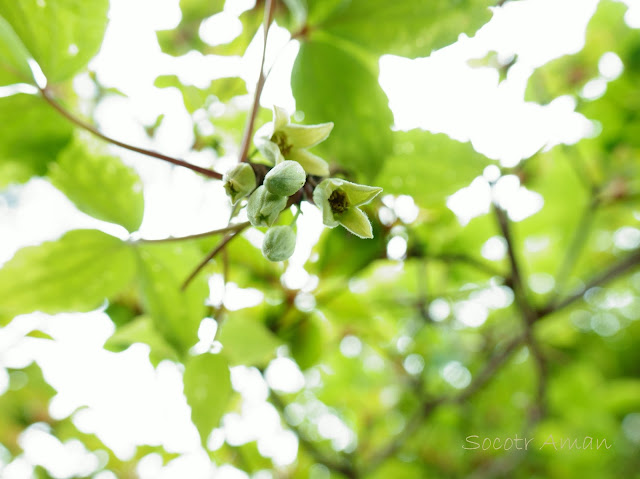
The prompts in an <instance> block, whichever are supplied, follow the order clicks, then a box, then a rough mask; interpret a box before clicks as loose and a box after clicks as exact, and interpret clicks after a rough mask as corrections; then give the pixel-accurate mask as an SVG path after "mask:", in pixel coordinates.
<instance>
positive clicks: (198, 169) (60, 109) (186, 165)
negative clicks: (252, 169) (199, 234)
mask: <svg viewBox="0 0 640 479" xmlns="http://www.w3.org/2000/svg"><path fill="white" fill-rule="evenodd" d="M40 94H41V95H42V98H44V100H45V101H46V102H47V103H49V105H51V106H52V107H53V108H55V110H56V111H57V112H58V113H60V114H61V115H62V116H64V117H65V118H66V119H67V120H69V121H70V122H71V123H73V124H75V125H76V126H79V127H80V128H82V129H83V130H86V131H88V132H89V133H91V134H92V135H95V136H97V137H98V138H100V139H102V140H104V141H106V142H108V143H112V144H114V145H116V146H119V147H121V148H124V149H126V150H129V151H135V152H136V153H140V154H142V155H146V156H150V157H152V158H157V159H159V160H162V161H166V162H168V163H171V164H173V165H177V166H182V167H183V168H188V169H190V170H192V171H195V172H197V173H200V174H201V175H204V176H206V177H208V178H215V179H217V180H221V179H222V175H221V174H220V173H218V172H217V171H213V170H209V169H207V168H202V167H200V166H196V165H192V164H191V163H187V162H186V161H183V160H179V159H177V158H173V157H171V156H167V155H163V154H162V153H157V152H155V151H151V150H146V149H144V148H139V147H137V146H133V145H129V144H127V143H123V142H122V141H118V140H116V139H114V138H111V137H110V136H107V135H104V134H103V133H100V131H98V130H97V129H96V128H94V127H93V126H91V125H89V124H88V123H86V122H84V121H82V120H81V119H80V118H78V117H76V116H75V115H73V114H72V113H71V112H69V111H67V110H66V109H65V108H64V107H63V106H62V105H61V104H60V103H58V102H57V101H56V100H55V99H54V98H53V97H52V96H51V93H50V92H49V90H47V89H46V88H45V89H40Z"/></svg>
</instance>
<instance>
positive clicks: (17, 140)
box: [0, 94, 72, 188]
mask: <svg viewBox="0 0 640 479" xmlns="http://www.w3.org/2000/svg"><path fill="white" fill-rule="evenodd" d="M0 118H3V119H5V120H6V121H3V124H2V128H0V188H2V187H5V186H7V185H8V184H10V183H14V182H16V183H22V182H24V181H27V180H28V179H29V178H30V177H32V176H34V175H44V174H45V173H46V172H47V165H48V164H49V163H50V162H52V161H54V160H55V159H56V156H57V155H58V152H60V150H62V149H63V148H64V147H65V146H66V145H67V143H69V141H70V140H71V134H72V128H71V126H70V124H69V123H68V122H66V121H65V120H64V119H63V118H62V117H61V116H60V115H59V114H58V113H57V112H56V111H54V110H53V108H51V107H50V106H49V105H47V104H46V103H45V102H44V101H42V100H41V99H40V98H38V97H36V96H31V95H25V94H19V95H13V96H9V97H6V98H0Z"/></svg>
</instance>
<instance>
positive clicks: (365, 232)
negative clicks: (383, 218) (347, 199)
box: [339, 208, 373, 238]
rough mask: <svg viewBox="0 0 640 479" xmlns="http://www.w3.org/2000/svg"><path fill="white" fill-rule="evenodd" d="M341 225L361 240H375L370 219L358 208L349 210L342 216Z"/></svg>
mask: <svg viewBox="0 0 640 479" xmlns="http://www.w3.org/2000/svg"><path fill="white" fill-rule="evenodd" d="M339 221H340V224H341V225H342V226H344V227H345V228H346V229H348V230H349V231H351V232H352V233H353V234H354V235H356V236H359V237H360V238H373V231H372V229H371V223H370V222H369V218H367V215H366V214H364V212H363V211H362V210H360V209H358V208H349V209H348V210H347V211H345V212H344V213H342V214H341V215H340V220H339Z"/></svg>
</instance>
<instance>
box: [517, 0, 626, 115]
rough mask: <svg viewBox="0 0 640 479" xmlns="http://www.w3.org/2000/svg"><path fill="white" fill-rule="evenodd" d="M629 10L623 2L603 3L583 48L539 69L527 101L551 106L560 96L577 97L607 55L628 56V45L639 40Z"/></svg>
mask: <svg viewBox="0 0 640 479" xmlns="http://www.w3.org/2000/svg"><path fill="white" fill-rule="evenodd" d="M626 10H627V6H626V5H625V4H624V3H622V2H617V1H613V0H602V1H600V2H599V4H598V9H597V11H596V12H595V14H594V15H593V17H592V18H591V20H590V21H589V25H588V26H587V33H586V39H585V45H584V48H583V49H582V50H580V51H579V52H578V53H576V54H574V55H565V56H562V57H560V58H557V59H555V60H553V61H551V62H549V63H547V64H545V65H543V66H541V67H540V68H538V69H536V70H535V71H534V72H533V74H532V75H531V77H529V82H528V84H527V90H526V93H525V99H526V100H530V101H539V102H542V103H548V102H550V101H551V100H552V99H553V98H556V97H558V96H561V95H566V94H577V93H578V92H579V91H580V90H581V89H582V87H583V86H584V85H585V84H586V83H587V82H588V81H590V80H592V79H594V78H596V77H597V76H598V75H599V71H598V62H599V60H600V58H601V57H602V55H603V54H604V53H605V52H615V53H617V54H618V55H619V56H621V57H623V58H624V57H626V56H628V55H627V54H626V53H627V50H629V43H633V42H634V41H635V40H637V32H636V31H634V30H633V29H631V28H629V27H628V26H627V24H626V22H625V20H624V13H625V11H626Z"/></svg>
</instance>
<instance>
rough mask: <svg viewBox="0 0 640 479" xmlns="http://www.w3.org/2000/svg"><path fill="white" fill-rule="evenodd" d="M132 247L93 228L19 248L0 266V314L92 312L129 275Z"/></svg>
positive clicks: (132, 259)
mask: <svg viewBox="0 0 640 479" xmlns="http://www.w3.org/2000/svg"><path fill="white" fill-rule="evenodd" d="M134 272H135V256H134V254H133V251H132V250H131V248H130V246H129V245H127V244H126V243H124V242H123V241H121V240H119V239H118V238H114V237H113V236H109V235H108V234H106V233H103V232H102V231H97V230H74V231H70V232H69V233H67V234H65V235H64V236H63V237H62V238H60V239H59V240H57V241H48V242H46V243H42V244H41V245H38V246H29V247H27V248H23V249H21V250H19V251H18V252H17V253H16V254H15V256H14V257H13V258H12V259H11V260H9V261H8V262H7V263H6V264H5V265H4V266H3V267H2V269H0V298H2V299H1V300H0V316H3V315H4V314H7V315H18V314H22V313H29V312H32V311H43V312H46V313H59V312H62V311H90V310H92V309H95V308H97V307H98V306H100V304H101V303H102V302H103V301H104V300H105V298H109V297H111V296H112V295H114V294H116V293H118V292H119V291H121V290H122V289H123V288H125V287H126V286H127V285H128V284H129V283H130V282H131V280H132V279H133V275H134Z"/></svg>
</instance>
